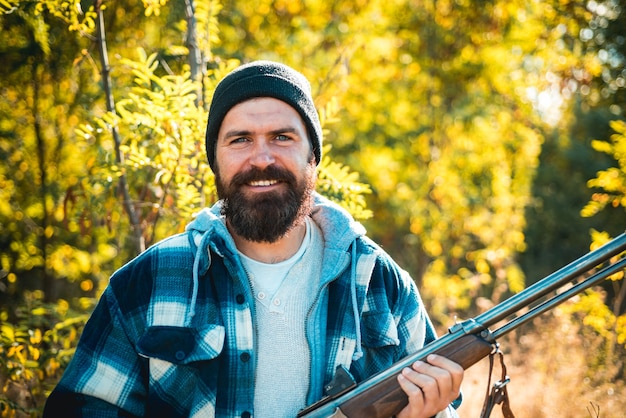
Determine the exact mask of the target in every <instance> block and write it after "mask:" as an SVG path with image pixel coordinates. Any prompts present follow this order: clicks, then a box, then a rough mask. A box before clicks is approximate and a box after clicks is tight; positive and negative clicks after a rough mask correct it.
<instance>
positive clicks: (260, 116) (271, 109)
mask: <svg viewBox="0 0 626 418" xmlns="http://www.w3.org/2000/svg"><path fill="white" fill-rule="evenodd" d="M272 121H276V122H278V121H281V122H283V123H284V122H286V121H289V122H290V123H291V124H297V125H300V126H301V127H302V128H304V121H303V120H302V117H301V116H300V113H298V111H297V110H296V109H294V108H293V107H291V106H290V105H289V104H287V103H286V102H283V101H282V100H279V99H275V98H273V97H256V98H252V99H248V100H246V101H243V102H241V103H238V104H236V105H235V106H233V107H232V108H231V109H230V110H229V111H228V112H227V113H226V116H224V120H223V121H222V127H223V126H224V125H227V124H230V123H242V122H251V123H255V124H261V123H270V122H272Z"/></svg>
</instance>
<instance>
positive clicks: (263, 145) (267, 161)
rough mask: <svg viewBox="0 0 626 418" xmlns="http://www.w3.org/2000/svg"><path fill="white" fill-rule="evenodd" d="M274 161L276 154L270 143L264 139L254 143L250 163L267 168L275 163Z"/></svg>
mask: <svg viewBox="0 0 626 418" xmlns="http://www.w3.org/2000/svg"><path fill="white" fill-rule="evenodd" d="M274 162H275V159H274V154H273V153H272V150H271V147H270V144H268V143H267V141H263V140H260V141H256V142H255V143H254V147H253V148H252V155H251V156H250V164H251V165H253V166H255V167H259V168H265V167H267V166H269V165H272V164H274Z"/></svg>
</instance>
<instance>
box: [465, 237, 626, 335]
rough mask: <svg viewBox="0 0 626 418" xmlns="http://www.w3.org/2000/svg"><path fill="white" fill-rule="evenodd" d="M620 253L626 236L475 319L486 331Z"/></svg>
mask: <svg viewBox="0 0 626 418" xmlns="http://www.w3.org/2000/svg"><path fill="white" fill-rule="evenodd" d="M623 251H626V233H622V234H621V235H619V236H618V237H616V238H614V239H612V240H611V241H609V242H607V243H606V244H604V245H603V246H601V247H599V248H597V249H595V250H593V251H591V252H589V253H587V254H585V255H584V256H582V257H580V258H578V259H576V260H574V261H572V262H571V263H569V264H568V265H566V266H564V267H562V268H560V269H559V270H557V271H555V272H554V273H552V274H550V275H549V276H546V277H545V278H543V279H541V280H540V281H538V282H536V283H535V284H533V285H531V286H529V287H527V288H526V289H524V290H522V291H521V292H519V293H517V294H515V295H513V296H511V297H510V298H508V299H507V300H505V301H503V302H502V303H500V304H499V305H496V306H494V307H493V308H491V309H489V310H488V311H486V312H484V313H482V314H480V315H478V316H477V317H476V318H474V320H475V321H476V322H477V323H479V324H482V325H483V326H484V327H485V328H489V327H491V326H493V325H495V324H496V323H498V322H500V321H502V320H504V319H506V318H507V317H509V316H511V315H513V314H514V313H515V312H518V311H519V310H521V309H522V308H526V307H528V306H530V305H531V304H532V303H534V302H536V301H538V300H540V299H542V298H543V297H545V296H546V295H548V294H551V293H553V292H555V291H556V290H558V289H560V288H561V287H563V286H564V285H566V284H568V283H569V282H571V281H572V280H573V279H575V278H577V277H579V276H582V275H583V274H585V273H587V272H589V271H591V270H593V269H594V268H595V267H597V266H599V265H601V264H602V263H604V262H606V261H608V260H610V259H611V257H614V256H616V255H618V254H620V253H621V252H623Z"/></svg>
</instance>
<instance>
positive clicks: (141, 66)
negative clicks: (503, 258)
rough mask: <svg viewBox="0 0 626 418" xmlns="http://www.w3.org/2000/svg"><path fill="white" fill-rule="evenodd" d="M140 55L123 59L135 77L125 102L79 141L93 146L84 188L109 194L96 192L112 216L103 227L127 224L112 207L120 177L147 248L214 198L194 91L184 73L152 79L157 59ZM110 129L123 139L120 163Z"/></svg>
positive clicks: (81, 132) (202, 114)
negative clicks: (94, 155)
mask: <svg viewBox="0 0 626 418" xmlns="http://www.w3.org/2000/svg"><path fill="white" fill-rule="evenodd" d="M138 54H139V60H138V61H133V60H130V59H124V60H122V61H121V63H122V64H123V65H124V66H126V67H127V68H128V70H129V71H130V72H132V74H133V75H134V77H135V78H134V83H133V86H132V87H130V88H129V89H128V91H127V92H126V93H124V94H123V95H124V96H125V98H124V99H122V100H119V101H118V102H117V104H116V108H115V110H116V112H115V113H111V112H109V113H106V114H105V115H103V116H102V117H101V118H97V119H95V120H94V122H93V124H91V123H86V124H83V125H81V126H80V127H79V129H78V130H77V136H78V138H80V139H81V141H85V145H84V146H85V147H93V146H96V147H98V150H99V158H97V159H96V160H95V161H94V165H93V167H92V171H91V174H92V177H91V180H90V184H91V187H93V188H94V189H95V190H94V192H96V193H97V190H103V191H104V190H108V193H103V194H102V198H103V200H104V202H103V203H102V205H103V206H105V207H109V208H110V210H111V211H118V213H117V214H116V215H115V216H112V219H115V220H113V221H111V225H110V226H109V227H110V228H114V229H117V228H119V227H120V226H122V225H124V224H126V222H125V220H124V216H125V215H124V213H123V212H119V210H120V209H121V208H120V206H119V205H116V204H115V202H116V201H117V200H118V197H117V196H116V195H115V194H114V193H112V191H113V186H114V185H115V184H116V180H117V179H119V177H120V176H121V175H122V173H123V174H125V176H126V178H127V180H128V182H129V189H130V191H131V196H132V197H131V198H132V200H133V201H134V202H135V206H136V208H137V210H138V211H139V212H140V214H141V219H142V227H143V228H144V235H145V238H146V240H147V243H148V244H150V243H152V242H154V241H155V240H156V239H160V238H163V237H164V236H166V235H170V234H172V233H176V232H181V231H182V228H183V227H184V223H182V222H181V220H184V219H191V216H192V214H193V213H194V212H197V211H198V210H200V208H202V207H204V206H206V205H208V204H210V203H212V202H213V201H214V200H215V197H214V187H213V176H212V173H211V171H210V168H209V166H208V163H206V162H205V161H206V154H205V152H204V146H203V145H204V142H203V135H202V132H203V129H204V126H205V124H206V118H207V114H206V111H205V110H204V109H203V108H201V107H198V106H197V105H196V100H197V94H196V92H197V91H198V86H197V85H196V83H195V82H194V81H192V80H191V79H190V74H189V73H185V74H182V75H170V74H165V75H158V74H157V73H156V72H157V70H158V68H159V61H158V59H157V58H158V56H157V54H151V55H150V56H148V55H147V54H146V53H145V52H144V51H143V50H139V51H138ZM111 126H115V127H116V128H117V129H118V130H119V132H120V135H121V137H122V138H123V141H122V143H121V146H120V149H119V150H120V152H121V156H122V158H121V161H117V160H116V155H115V145H114V143H113V141H112V138H111V134H110V128H111ZM107 201H108V203H107ZM159 224H161V225H162V227H161V228H160V229H159Z"/></svg>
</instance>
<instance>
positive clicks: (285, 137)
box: [275, 134, 292, 142]
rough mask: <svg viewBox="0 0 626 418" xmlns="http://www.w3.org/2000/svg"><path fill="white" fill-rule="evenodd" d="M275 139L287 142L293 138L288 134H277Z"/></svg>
mask: <svg viewBox="0 0 626 418" xmlns="http://www.w3.org/2000/svg"><path fill="white" fill-rule="evenodd" d="M275 141H277V142H287V141H292V138H291V137H290V136H288V135H283V134H280V135H276V138H275Z"/></svg>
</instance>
